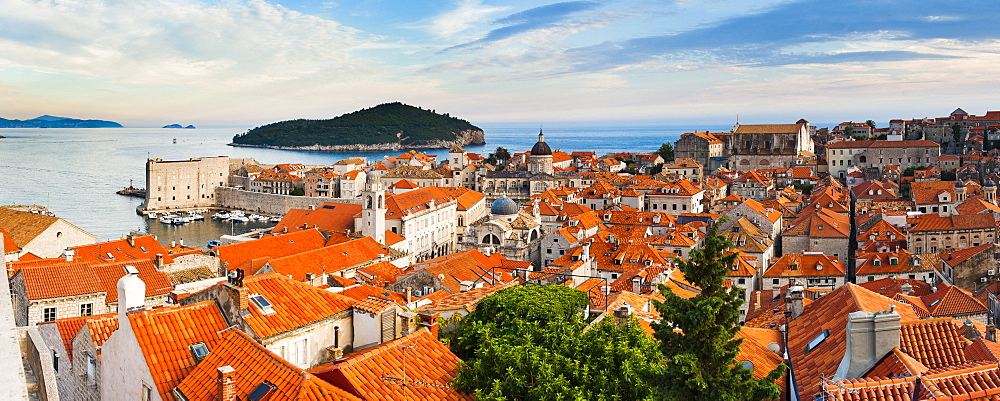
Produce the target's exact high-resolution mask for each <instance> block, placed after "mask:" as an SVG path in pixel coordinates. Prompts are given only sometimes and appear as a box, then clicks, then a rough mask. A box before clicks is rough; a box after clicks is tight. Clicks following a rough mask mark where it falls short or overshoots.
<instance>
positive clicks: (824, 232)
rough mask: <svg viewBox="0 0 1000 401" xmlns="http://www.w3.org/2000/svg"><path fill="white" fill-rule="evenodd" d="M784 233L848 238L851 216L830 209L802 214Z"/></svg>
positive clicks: (812, 236)
mask: <svg viewBox="0 0 1000 401" xmlns="http://www.w3.org/2000/svg"><path fill="white" fill-rule="evenodd" d="M790 225H791V228H789V229H787V230H785V232H784V233H783V234H782V235H804V236H808V237H810V238H846V237H849V236H850V234H851V221H850V218H848V217H847V216H844V215H842V214H840V213H836V212H833V211H830V210H829V209H819V210H816V211H815V212H813V213H807V214H804V215H800V217H798V218H796V219H795V220H794V221H792V222H791V224H790Z"/></svg>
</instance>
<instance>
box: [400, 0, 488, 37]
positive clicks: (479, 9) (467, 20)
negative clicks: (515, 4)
mask: <svg viewBox="0 0 1000 401" xmlns="http://www.w3.org/2000/svg"><path fill="white" fill-rule="evenodd" d="M507 9H508V7H493V6H485V5H483V4H482V1H481V0H459V1H457V2H456V7H455V8H454V9H452V10H449V11H446V12H444V13H441V14H438V15H436V16H434V17H432V18H430V19H428V20H426V21H422V22H420V23H417V24H415V25H416V26H417V27H421V28H424V29H425V30H427V31H429V32H430V33H431V34H432V35H434V36H436V37H438V38H450V37H452V36H455V35H456V34H458V33H461V32H464V31H466V30H469V29H471V28H473V27H476V26H478V25H480V24H481V23H482V22H484V21H486V19H487V18H488V17H489V15H490V14H495V13H498V12H502V11H505V10H507Z"/></svg>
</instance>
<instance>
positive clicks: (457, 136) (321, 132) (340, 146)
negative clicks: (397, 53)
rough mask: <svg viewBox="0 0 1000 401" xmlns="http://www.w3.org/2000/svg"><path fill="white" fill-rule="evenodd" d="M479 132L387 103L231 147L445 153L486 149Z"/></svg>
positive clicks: (298, 123)
mask: <svg viewBox="0 0 1000 401" xmlns="http://www.w3.org/2000/svg"><path fill="white" fill-rule="evenodd" d="M485 143H486V141H485V138H484V135H483V130H482V129H480V128H479V127H476V126H475V125H472V124H470V123H469V122H468V121H466V120H463V119H460V118H455V117H452V116H450V115H448V114H447V113H445V114H438V113H436V112H435V111H433V110H425V109H422V108H420V107H414V106H410V105H406V104H403V103H400V102H393V103H385V104H380V105H378V106H375V107H372V108H368V109H362V110H358V111H355V112H353V113H348V114H344V115H342V116H339V117H335V118H332V119H329V120H305V119H299V120H288V121H280V122H276V123H271V124H267V125H264V126H260V127H257V128H254V129H251V130H249V131H247V132H246V133H244V134H240V135H236V136H234V137H233V143H231V144H230V145H231V146H252V147H267V148H277V149H292V150H326V151H351V150H395V149H402V148H407V149H444V148H448V147H451V146H464V145H481V144H485Z"/></svg>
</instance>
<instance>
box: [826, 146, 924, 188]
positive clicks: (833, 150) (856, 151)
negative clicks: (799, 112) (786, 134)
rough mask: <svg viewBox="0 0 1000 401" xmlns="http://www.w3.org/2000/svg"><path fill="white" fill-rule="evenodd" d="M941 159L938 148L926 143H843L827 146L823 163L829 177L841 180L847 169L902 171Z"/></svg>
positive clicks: (844, 176)
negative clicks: (825, 163) (887, 168)
mask: <svg viewBox="0 0 1000 401" xmlns="http://www.w3.org/2000/svg"><path fill="white" fill-rule="evenodd" d="M940 157H941V147H940V145H938V143H936V142H932V141H927V140H912V141H843V142H836V143H831V144H827V146H826V161H827V164H828V167H829V170H830V175H831V176H833V177H836V178H840V179H844V178H846V175H847V173H848V171H847V169H848V167H851V166H857V167H860V168H869V167H875V168H878V169H879V170H882V169H884V168H885V167H886V166H889V165H892V166H899V167H898V169H900V170H906V169H907V168H909V167H919V166H927V165H930V164H934V163H936V162H937V161H938V159H939V158H940Z"/></svg>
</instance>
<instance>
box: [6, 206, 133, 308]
mask: <svg viewBox="0 0 1000 401" xmlns="http://www.w3.org/2000/svg"><path fill="white" fill-rule="evenodd" d="M0 209H2V208H0ZM14 274H15V275H18V274H20V275H21V277H22V278H23V279H24V286H25V290H26V292H27V294H26V295H27V296H28V299H29V300H39V299H49V298H62V297H69V296H74V295H83V294H95V293H99V292H103V291H105V288H104V286H103V285H102V284H101V281H100V279H98V278H97V276H96V275H95V274H94V273H93V270H91V267H90V265H89V264H87V263H67V264H58V265H43V266H37V267H30V268H22V269H21V270H18V271H17V273H14ZM116 291H117V290H116Z"/></svg>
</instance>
